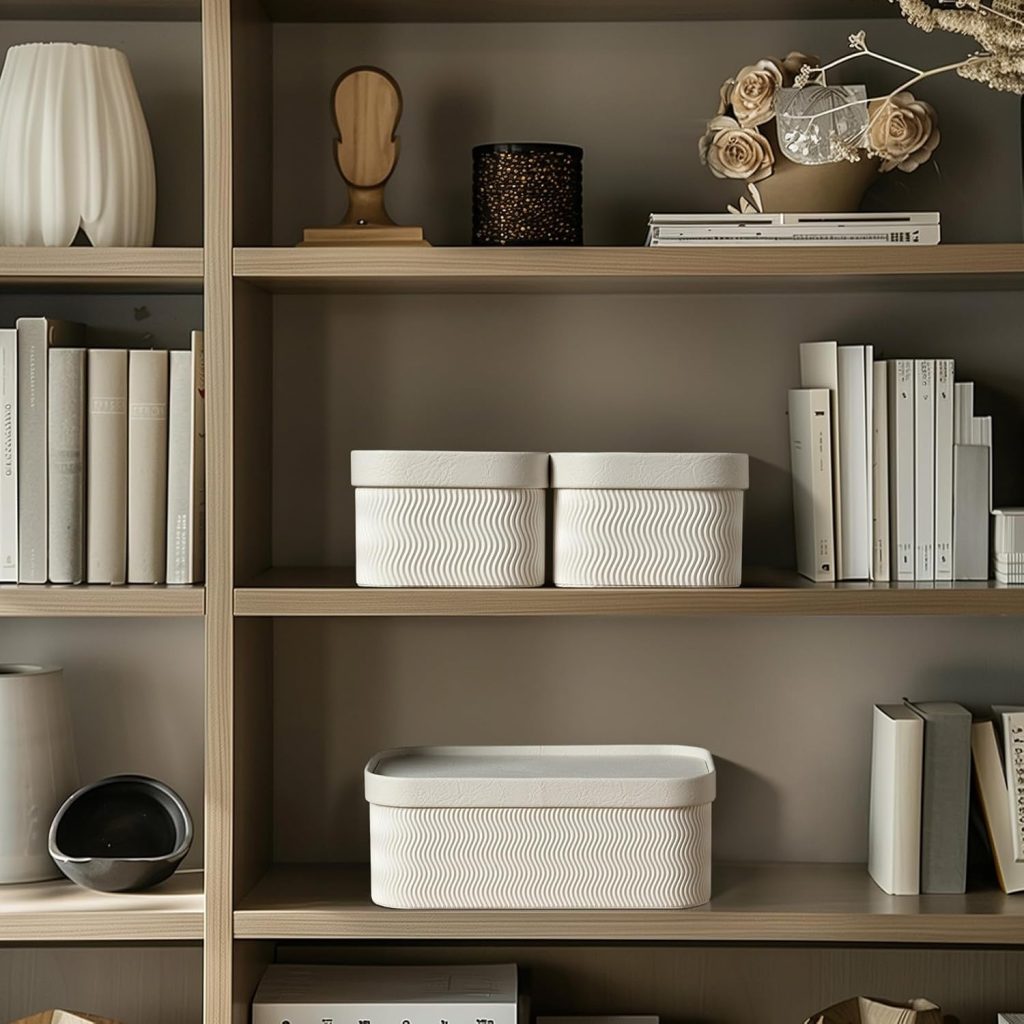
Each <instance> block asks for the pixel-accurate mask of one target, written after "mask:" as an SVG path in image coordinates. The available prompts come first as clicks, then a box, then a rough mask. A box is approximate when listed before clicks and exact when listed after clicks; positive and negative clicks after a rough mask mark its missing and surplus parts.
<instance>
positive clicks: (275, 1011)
mask: <svg viewBox="0 0 1024 1024" xmlns="http://www.w3.org/2000/svg"><path fill="white" fill-rule="evenodd" d="M282 1021H288V1022H289V1024H324V1022H325V1021H330V1022H334V1024H387V1022H393V1024H518V1021H519V1008H518V1006H517V1004H515V1003H494V1002H487V1003H478V1004H474V1003H442V1002H438V1003H436V1004H435V1003H432V1004H429V1005H426V1004H408V1003H394V1004H391V1003H346V1002H341V1001H335V1000H331V999H329V998H328V999H324V1000H323V1001H322V1002H317V1003H312V1002H305V1001H303V1002H299V1003H292V1002H287V1001H284V1000H282V1001H281V1002H275V1003H266V1004H261V1003H259V1002H257V1003H254V1004H253V1008H252V1024H281V1022H282Z"/></svg>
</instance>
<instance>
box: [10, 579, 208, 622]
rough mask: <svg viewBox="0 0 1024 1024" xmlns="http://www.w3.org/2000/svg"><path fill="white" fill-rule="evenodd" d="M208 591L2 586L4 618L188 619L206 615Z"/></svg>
mask: <svg viewBox="0 0 1024 1024" xmlns="http://www.w3.org/2000/svg"><path fill="white" fill-rule="evenodd" d="M204 602H205V590H204V588H203V587H201V586H197V587H168V586H152V587H147V586H124V587H110V586H102V585H99V584H93V585H86V584H82V585H79V586H60V585H57V584H45V585H38V586H37V585H34V584H32V585H30V584H22V585H15V584H4V585H2V586H0V617H3V616H8V617H14V616H33V617H40V616H46V617H50V618H66V617H68V616H80V615H95V616H131V617H149V616H165V617H174V616H187V615H202V614H203V605H204Z"/></svg>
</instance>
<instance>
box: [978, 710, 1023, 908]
mask: <svg viewBox="0 0 1024 1024" xmlns="http://www.w3.org/2000/svg"><path fill="white" fill-rule="evenodd" d="M971 759H972V761H973V763H974V777H975V780H976V788H977V791H978V796H979V802H980V804H981V811H982V816H983V817H984V819H985V826H986V829H987V830H988V838H989V845H990V847H991V849H992V859H993V861H994V863H995V869H996V876H997V877H998V879H999V887H1000V888H1001V889H1002V890H1003V892H1006V893H1011V892H1021V891H1024V864H1018V863H1017V862H1016V861H1015V860H1014V857H1013V837H1012V836H1011V832H1012V829H1011V827H1010V815H1009V814H1007V803H1008V801H1009V799H1010V797H1009V792H1008V791H1007V788H1006V776H1005V774H1004V772H1003V767H1002V763H1001V761H1000V757H999V743H998V741H997V740H996V727H995V723H994V722H975V723H974V724H973V725H972V726H971Z"/></svg>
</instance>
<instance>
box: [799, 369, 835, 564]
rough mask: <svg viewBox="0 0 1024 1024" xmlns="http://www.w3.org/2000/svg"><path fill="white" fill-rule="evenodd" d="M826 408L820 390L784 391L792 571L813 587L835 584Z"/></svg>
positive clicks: (827, 399) (825, 395) (827, 401)
mask: <svg viewBox="0 0 1024 1024" xmlns="http://www.w3.org/2000/svg"><path fill="white" fill-rule="evenodd" d="M829 407H830V397H829V392H828V390H827V389H826V388H808V389H801V390H793V391H790V392H789V434H790V460H791V466H792V473H793V518H794V525H795V528H796V553H797V570H798V571H799V572H800V573H801V575H803V576H806V577H807V578H808V579H811V580H814V581H815V582H817V583H821V582H832V581H834V580H835V562H834V538H833V534H832V437H831V430H830V429H829V419H830V408H829Z"/></svg>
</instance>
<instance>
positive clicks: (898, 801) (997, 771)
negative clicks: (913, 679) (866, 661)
mask: <svg viewBox="0 0 1024 1024" xmlns="http://www.w3.org/2000/svg"><path fill="white" fill-rule="evenodd" d="M972 762H973V765H974V777H975V780H976V791H977V794H978V805H979V806H978V807H977V810H978V811H979V812H980V815H981V818H982V819H983V821H984V826H985V832H986V834H987V836H988V841H989V846H990V849H991V854H992V859H993V862H994V865H995V870H996V875H997V878H998V880H999V885H1000V886H1001V887H1002V889H1003V891H1004V892H1008V893H1010V892H1021V891H1024V707H1016V706H994V707H993V708H992V718H991V719H990V720H985V721H973V720H972V717H971V713H970V712H969V711H968V710H967V709H966V708H964V707H961V706H960V705H959V704H954V703H948V702H927V703H918V704H914V703H911V702H909V701H904V702H903V703H902V704H878V705H876V706H875V710H874V731H873V737H872V748H871V814H870V825H869V840H868V871H869V872H870V874H871V877H872V878H873V879H874V880H875V882H876V883H877V885H878V886H879V887H880V888H881V889H882V890H883V891H885V892H887V893H891V894H893V895H896V896H913V895H917V894H918V893H962V892H964V891H965V890H966V881H967V836H968V830H969V820H970V809H971V765H972Z"/></svg>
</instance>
